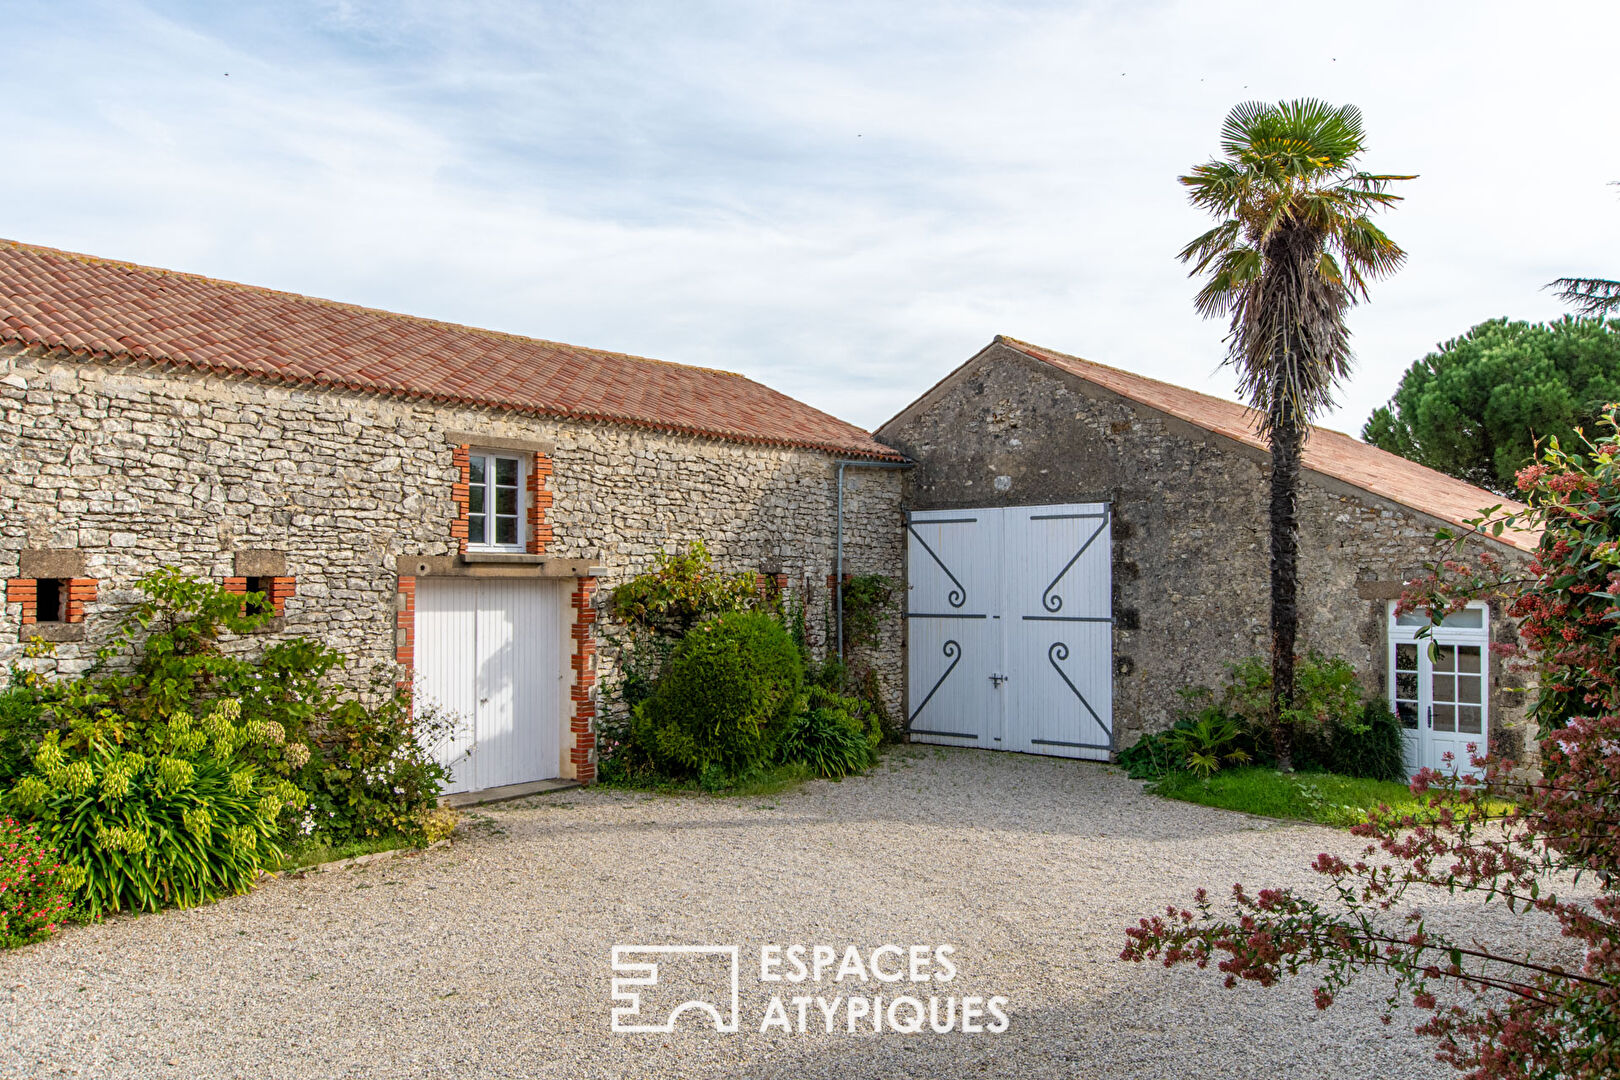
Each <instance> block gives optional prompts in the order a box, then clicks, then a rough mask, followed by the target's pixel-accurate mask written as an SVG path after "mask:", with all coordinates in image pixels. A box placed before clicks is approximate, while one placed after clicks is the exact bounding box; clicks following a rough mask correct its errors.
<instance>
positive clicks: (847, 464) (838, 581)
mask: <svg viewBox="0 0 1620 1080" xmlns="http://www.w3.org/2000/svg"><path fill="white" fill-rule="evenodd" d="M911 466H912V463H911V462H909V461H861V460H858V459H853V458H840V459H838V529H837V535H838V545H837V552H836V554H835V555H834V556H833V590H834V592H833V612H834V615H833V621H834V623H836V624H837V626H838V651H837V652H835V653H833V655H834V656H836V657H837V658H838V660H839V662H842V661H843V659H844V470H845V469H846V468H852V469H909V468H911Z"/></svg>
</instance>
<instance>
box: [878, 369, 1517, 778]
mask: <svg viewBox="0 0 1620 1080" xmlns="http://www.w3.org/2000/svg"><path fill="white" fill-rule="evenodd" d="M1252 419H1253V417H1252V414H1251V413H1249V411H1248V410H1247V409H1245V408H1243V407H1242V406H1240V405H1237V404H1235V403H1233V402H1229V401H1225V400H1221V399H1217V398H1212V397H1208V396H1206V395H1203V394H1198V393H1195V392H1193V391H1190V390H1186V389H1183V388H1181V387H1177V386H1172V385H1169V384H1167V383H1162V382H1157V381H1155V380H1152V379H1147V378H1144V377H1142V376H1139V375H1134V374H1131V373H1129V372H1124V371H1119V370H1116V369H1113V368H1108V367H1104V366H1102V365H1100V364H1094V363H1091V362H1089V361H1086V360H1081V359H1079V358H1077V357H1073V356H1067V355H1064V354H1062V353H1058V352H1054V351H1052V350H1049V349H1043V348H1037V347H1035V346H1032V345H1027V344H1025V343H1023V342H1019V341H1014V340H1012V339H1009V338H997V339H996V340H995V341H994V342H993V343H991V344H990V345H989V346H987V347H986V348H985V349H984V350H983V351H981V352H980V353H978V354H977V355H976V356H974V357H973V358H972V359H971V360H969V361H968V362H967V363H965V364H963V365H962V366H961V367H959V368H957V369H956V370H955V371H954V372H952V373H951V374H950V375H948V376H947V377H945V378H944V379H943V380H941V381H940V382H939V383H938V384H937V385H936V386H934V387H933V388H932V389H930V390H929V391H928V392H927V393H925V394H924V395H923V396H922V397H920V398H919V399H918V400H917V401H915V402H914V403H912V404H911V405H910V406H908V407H907V408H906V409H905V410H904V411H902V412H901V413H900V414H899V415H898V416H896V417H895V418H894V419H892V420H890V421H889V422H888V423H887V424H885V425H883V426H882V427H881V428H879V429H878V432H877V436H878V438H879V440H881V441H882V442H884V443H886V444H888V445H889V446H892V447H894V448H895V449H897V450H899V451H901V452H903V453H904V454H905V455H906V456H908V457H909V458H911V459H912V460H914V461H915V462H916V467H915V468H914V469H913V470H912V471H911V472H910V473H909V474H908V476H907V478H906V494H905V505H906V508H907V511H908V521H909V524H908V529H909V531H910V532H911V545H912V547H911V572H912V596H911V602H910V607H909V613H910V621H909V624H908V625H909V629H910V632H911V657H910V680H911V700H910V712H909V714H908V715H909V716H910V717H911V723H912V727H913V729H914V730H915V731H918V732H931V733H933V734H932V736H924V737H928V738H929V739H930V741H934V742H941V743H949V744H955V745H994V744H996V743H1000V744H1001V745H1002V746H1003V747H1007V746H1009V744H1010V745H1011V748H1023V749H1030V748H1033V749H1036V750H1037V752H1048V753H1052V752H1060V753H1069V754H1071V756H1079V757H1105V756H1107V755H1108V753H1109V752H1111V751H1114V752H1117V751H1118V750H1119V749H1122V748H1124V747H1126V746H1129V745H1130V744H1131V743H1133V742H1135V741H1136V739H1137V738H1138V737H1140V735H1141V734H1142V733H1143V732H1147V731H1153V730H1158V729H1162V728H1164V727H1166V726H1168V725H1169V724H1170V723H1171V722H1172V720H1173V714H1174V710H1175V707H1176V705H1177V701H1178V699H1177V695H1176V690H1177V689H1178V688H1180V687H1184V686H1197V685H1203V686H1213V685H1217V684H1218V683H1219V681H1220V680H1221V678H1222V676H1223V675H1224V673H1225V668H1226V665H1228V664H1229V663H1231V662H1233V661H1236V660H1238V659H1241V658H1243V657H1245V656H1251V655H1266V654H1268V653H1269V607H1268V604H1269V600H1268V597H1269V593H1268V582H1269V576H1268V566H1269V561H1268V558H1269V556H1268V552H1269V543H1268V517H1267V502H1268V484H1267V480H1266V474H1267V467H1268V463H1269V460H1270V459H1269V455H1268V454H1267V452H1266V451H1265V449H1264V445H1263V444H1262V443H1261V442H1260V441H1259V440H1258V439H1257V437H1256V436H1255V434H1254V430H1253V423H1252ZM1303 465H1304V468H1303V475H1302V481H1301V485H1302V490H1301V493H1300V496H1301V498H1300V517H1301V536H1300V550H1301V560H1300V565H1301V588H1300V598H1301V647H1302V648H1306V649H1309V648H1315V649H1319V650H1321V651H1323V652H1326V653H1333V654H1338V655H1341V656H1344V657H1346V658H1347V659H1348V660H1350V661H1351V662H1352V663H1353V664H1354V665H1355V667H1356V669H1357V671H1358V672H1359V673H1360V674H1361V677H1362V678H1363V679H1364V680H1365V682H1366V685H1367V689H1368V691H1369V692H1373V693H1382V694H1388V695H1389V696H1390V699H1391V701H1392V703H1393V704H1394V705H1395V707H1396V709H1397V712H1398V713H1399V714H1400V715H1401V716H1402V718H1403V721H1404V722H1405V724H1406V725H1407V738H1408V755H1409V764H1413V765H1416V764H1419V763H1423V762H1426V761H1428V762H1432V760H1433V758H1435V757H1437V756H1438V754H1440V753H1441V752H1444V751H1445V750H1451V751H1453V752H1454V753H1456V754H1457V755H1458V758H1457V759H1458V760H1465V759H1464V758H1463V757H1462V755H1463V753H1464V752H1465V750H1464V748H1465V746H1466V745H1467V744H1468V743H1470V742H1473V743H1476V744H1478V743H1480V742H1481V741H1482V740H1483V739H1485V738H1487V737H1489V736H1488V735H1487V732H1493V731H1494V732H1495V733H1496V735H1495V738H1496V740H1497V742H1498V744H1500V743H1501V742H1502V740H1504V739H1513V738H1516V737H1517V736H1515V735H1512V734H1510V733H1511V732H1512V731H1513V729H1514V727H1515V725H1516V724H1517V723H1518V721H1519V720H1520V717H1521V715H1522V706H1521V704H1520V701H1521V700H1522V698H1523V695H1515V694H1512V693H1511V692H1510V691H1511V689H1512V688H1513V687H1514V685H1515V683H1514V678H1513V676H1512V675H1511V674H1510V673H1509V672H1508V671H1505V670H1504V668H1503V665H1502V662H1501V660H1500V659H1499V658H1495V657H1492V656H1491V655H1490V651H1489V648H1488V639H1489V638H1495V639H1497V640H1499V641H1508V640H1512V638H1513V628H1512V627H1511V625H1509V624H1508V623H1507V621H1506V620H1505V619H1504V618H1503V617H1502V613H1501V612H1500V611H1495V610H1490V611H1485V610H1480V609H1472V610H1469V611H1464V612H1459V613H1458V614H1457V615H1454V616H1452V617H1451V619H1450V620H1448V621H1449V623H1450V625H1448V626H1447V627H1445V628H1443V629H1442V630H1440V631H1438V632H1437V640H1438V641H1440V642H1441V644H1442V648H1441V649H1440V650H1439V654H1438V656H1431V655H1430V654H1429V650H1427V649H1426V648H1423V647H1420V646H1419V644H1418V642H1417V639H1416V638H1415V631H1416V627H1415V626H1413V625H1410V624H1411V622H1412V621H1413V620H1412V619H1410V618H1405V619H1398V618H1397V617H1396V616H1395V614H1394V611H1393V604H1394V601H1395V599H1396V598H1397V597H1398V596H1399V595H1400V592H1401V588H1402V583H1403V582H1404V581H1406V580H1408V579H1410V578H1411V577H1413V576H1415V575H1417V574H1418V573H1420V572H1421V571H1422V569H1423V566H1424V564H1425V562H1427V561H1429V560H1431V559H1432V558H1433V557H1434V554H1435V549H1434V547H1433V540H1434V535H1435V532H1436V530H1437V529H1440V528H1443V527H1447V526H1457V525H1460V524H1462V523H1463V522H1465V521H1467V520H1468V519H1469V518H1473V517H1477V516H1479V512H1480V511H1481V510H1482V509H1484V508H1488V507H1491V506H1495V505H1498V504H1501V503H1502V502H1503V500H1502V499H1501V498H1500V497H1498V496H1496V495H1494V494H1492V493H1490V492H1487V491H1483V490H1481V489H1478V488H1474V487H1471V486H1470V485H1468V484H1465V483H1463V482H1461V481H1459V480H1456V479H1453V478H1452V477H1449V476H1446V475H1443V474H1441V473H1437V472H1434V471H1432V470H1430V469H1426V468H1424V467H1422V466H1420V465H1417V464H1414V463H1413V462H1410V461H1407V460H1405V459H1403V458H1399V457H1396V456H1394V455H1391V454H1387V453H1385V452H1383V451H1381V450H1378V449H1376V448H1374V447H1372V446H1369V445H1367V444H1365V443H1362V442H1359V441H1357V440H1355V439H1352V438H1350V437H1348V436H1346V435H1342V434H1339V433H1338V432H1333V431H1327V430H1322V429H1315V430H1313V432H1312V434H1311V436H1310V438H1309V440H1308V443H1307V446H1306V449H1305V455H1304V462H1303ZM1043 508H1048V511H1050V509H1051V508H1056V510H1058V511H1061V512H1042V509H1043ZM1093 522H1094V523H1095V524H1093ZM1062 528H1068V529H1069V530H1070V532H1069V533H1068V534H1067V539H1063V538H1062V537H1061V536H1059V533H1058V532H1056V531H1055V530H1060V529H1062ZM997 530H999V531H997ZM1050 536H1059V539H1057V540H1055V541H1052V542H1046V540H1045V539H1043V538H1047V537H1050ZM1088 537H1090V538H1091V539H1087V538H1088ZM1093 540H1095V541H1097V542H1096V543H1093ZM1535 540H1536V537H1535V536H1533V535H1526V534H1508V535H1506V536H1504V537H1502V538H1501V540H1500V541H1493V540H1482V541H1478V542H1479V543H1483V544H1486V545H1488V546H1489V547H1490V548H1492V549H1493V550H1495V551H1496V552H1497V553H1498V554H1500V555H1501V556H1503V557H1504V559H1505V560H1507V561H1509V562H1510V563H1511V562H1513V561H1516V560H1517V561H1523V560H1525V559H1527V557H1528V555H1527V553H1528V552H1529V551H1530V550H1532V549H1533V548H1534V545H1535ZM1105 541H1111V543H1105ZM1087 544H1091V545H1092V546H1091V547H1090V548H1089V549H1088V548H1087V547H1086V546H1085V545H1087ZM1043 545H1044V546H1043ZM1110 547H1111V550H1109V548H1110ZM947 549H948V550H947ZM1077 549H1078V550H1079V552H1080V554H1074V552H1075V551H1076V550H1077ZM930 573H931V574H933V579H932V580H933V581H934V584H932V585H930V584H929V581H928V577H927V576H928V574H930ZM975 574H976V575H978V582H979V584H978V586H977V591H978V592H979V594H980V597H981V599H980V600H978V601H976V600H975V599H974V598H973V596H972V594H973V593H974V592H975V589H976V586H975V580H974V578H973V577H972V575H975ZM1020 589H1022V590H1023V592H1022V594H1020V592H1019V590H1020ZM1087 589H1089V590H1090V595H1091V597H1092V600H1091V601H1090V606H1089V607H1087V606H1085V604H1086V601H1085V599H1084V595H1085V593H1086V590H1087ZM964 593H965V594H968V595H966V596H964V595H963V594H964ZM1071 593H1072V595H1070V594H1071ZM1065 599H1067V600H1068V601H1069V602H1068V604H1067V606H1065V604H1064V600H1065ZM953 605H954V610H953ZM1073 612H1079V614H1072V613H1073ZM971 620H977V621H971ZM998 621H999V625H1000V627H1002V628H1004V629H1001V630H999V631H998V630H996V626H997V623H998ZM986 634H989V635H990V636H989V637H985V636H984V635H986ZM1020 634H1021V635H1022V636H1021V637H1020V636H1019V635H1020ZM928 635H932V637H929V636H928ZM1042 635H1044V636H1042ZM1087 635H1089V636H1087ZM1060 638H1061V640H1060ZM925 639H926V640H925ZM1082 641H1086V642H1089V644H1088V645H1085V646H1084V647H1082V645H1081V642H1082ZM941 642H943V649H941V648H940V647H939V645H940V643H941ZM976 642H977V643H978V645H977V646H976V645H975V643H976ZM953 647H954V649H955V652H954V653H953V652H952V648H953ZM976 647H977V651H978V655H977V656H975V655H974V652H975V648H976ZM1060 653H1061V655H1060ZM1060 680H1061V681H1060ZM992 684H993V687H994V689H993V690H992V689H990V688H989V687H990V686H991V685H992ZM952 688H954V689H952ZM936 690H937V691H938V692H937V693H934V691H936ZM947 691H950V692H947ZM1015 691H1017V692H1021V693H1022V695H1023V696H1022V697H1018V698H1009V704H1008V708H1007V710H1006V715H1005V718H1004V719H1002V720H1000V721H997V720H996V719H995V713H994V700H995V695H996V694H998V693H999V694H1004V695H1005V694H1012V693H1014V692H1015ZM931 693H932V694H933V696H932V697H931V698H930V697H929V696H928V695H929V694H931ZM923 701H927V702H928V704H927V705H926V707H924V708H923V709H921V711H919V702H923ZM1014 701H1016V702H1017V705H1016V707H1014V706H1013V704H1012V702H1014ZM1110 701H1111V703H1112V709H1111V710H1110V709H1109V708H1107V705H1108V703H1109V702H1110ZM963 702H968V703H970V704H969V705H967V706H963V704H962V703H963ZM1082 706H1084V707H1083V708H1082ZM1043 709H1044V710H1047V714H1046V715H1048V717H1049V718H1048V719H1047V720H1045V721H1042V720H1040V719H1039V717H1040V716H1041V715H1043V714H1042V712H1041V711H1042V710H1043ZM965 710H970V711H971V712H972V713H973V715H971V716H967V715H964V711H965ZM1032 713H1033V714H1034V715H1035V716H1036V719H1035V720H1034V721H1032V720H1031V719H1030V716H1031V715H1032ZM1015 714H1016V715H1015ZM985 716H989V717H991V720H990V722H989V724H988V725H986V723H985V721H984V720H983V717H985ZM1042 723H1046V724H1047V728H1048V730H1046V731H1045V734H1046V736H1047V737H1046V738H1044V739H1043V738H1040V737H1038V736H1039V735H1040V734H1041V731H1039V730H1038V729H1039V728H1040V725H1041V724H1042ZM974 724H978V725H979V726H978V727H974V726H973V725H974ZM998 724H999V726H998ZM1018 724H1023V725H1025V726H1026V730H1023V731H1022V732H1020V731H1019V730H1017V725H1018ZM1066 732H1067V733H1066ZM1470 736H1471V738H1470ZM1065 747H1068V748H1070V749H1063V748H1065Z"/></svg>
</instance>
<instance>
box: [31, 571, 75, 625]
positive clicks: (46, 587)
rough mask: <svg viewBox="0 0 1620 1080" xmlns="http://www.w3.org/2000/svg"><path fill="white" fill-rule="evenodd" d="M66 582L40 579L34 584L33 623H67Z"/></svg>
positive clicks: (55, 579) (56, 579)
mask: <svg viewBox="0 0 1620 1080" xmlns="http://www.w3.org/2000/svg"><path fill="white" fill-rule="evenodd" d="M67 598H68V588H67V582H66V581H63V580H62V579H61V578H40V579H39V580H37V581H36V582H34V621H35V622H67Z"/></svg>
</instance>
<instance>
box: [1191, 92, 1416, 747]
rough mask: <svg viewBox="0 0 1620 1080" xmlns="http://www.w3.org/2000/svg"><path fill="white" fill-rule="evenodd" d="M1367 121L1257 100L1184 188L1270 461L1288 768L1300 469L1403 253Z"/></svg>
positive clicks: (1278, 684)
mask: <svg viewBox="0 0 1620 1080" xmlns="http://www.w3.org/2000/svg"><path fill="white" fill-rule="evenodd" d="M1365 142H1366V133H1365V129H1364V127H1363V124H1362V118H1361V112H1360V110H1358V109H1356V108H1355V107H1354V106H1352V105H1346V106H1342V107H1339V108H1334V107H1333V106H1330V105H1328V104H1326V103H1325V102H1322V101H1317V100H1314V99H1309V98H1307V99H1302V100H1298V101H1285V102H1280V103H1278V104H1276V105H1272V104H1268V103H1266V102H1258V101H1250V102H1244V103H1243V104H1241V105H1239V106H1237V107H1236V108H1234V109H1233V110H1232V111H1231V113H1229V114H1228V115H1227V117H1226V122H1225V124H1224V126H1223V127H1222V129H1221V151H1222V153H1221V156H1220V157H1218V158H1216V159H1214V160H1212V161H1209V162H1206V163H1205V164H1203V165H1199V166H1197V167H1196V168H1194V169H1193V170H1192V172H1191V173H1189V174H1188V175H1186V176H1183V177H1181V182H1182V183H1183V184H1184V185H1186V187H1187V188H1188V198H1189V200H1190V201H1191V202H1192V204H1193V205H1194V206H1196V207H1198V208H1199V209H1201V210H1205V211H1208V212H1209V213H1210V214H1211V215H1213V216H1214V217H1215V218H1216V219H1217V224H1216V225H1215V227H1214V228H1212V229H1210V230H1209V231H1208V232H1206V233H1204V234H1203V235H1202V236H1200V237H1198V238H1197V239H1196V240H1194V241H1193V242H1192V243H1190V244H1188V245H1187V246H1186V247H1185V248H1184V249H1183V250H1182V252H1181V259H1182V261H1183V262H1188V263H1191V264H1192V267H1193V269H1192V273H1193V274H1195V275H1199V274H1201V275H1204V277H1205V281H1204V285H1203V287H1202V288H1201V289H1200V290H1199V292H1198V295H1197V298H1196V300H1195V302H1194V303H1195V306H1196V307H1197V309H1198V311H1199V313H1200V314H1202V315H1204V316H1206V317H1209V318H1215V317H1225V318H1229V319H1230V327H1231V329H1230V333H1229V334H1228V336H1227V344H1228V352H1227V363H1229V364H1231V365H1232V366H1233V367H1235V368H1236V369H1237V371H1238V376H1239V383H1240V386H1241V389H1242V391H1243V394H1244V396H1245V397H1246V398H1248V400H1249V402H1250V404H1252V405H1253V406H1254V408H1255V409H1256V411H1257V413H1258V419H1257V424H1258V427H1259V431H1260V434H1261V435H1262V436H1264V437H1265V438H1266V440H1267V442H1268V443H1269V446H1270V450H1271V506H1270V516H1271V638H1272V641H1271V645H1272V667H1273V671H1274V672H1275V678H1274V679H1273V680H1272V685H1273V687H1274V688H1275V689H1274V690H1273V697H1272V714H1273V717H1274V718H1276V721H1277V736H1278V756H1279V763H1280V764H1281V766H1282V767H1283V768H1285V769H1286V768H1288V767H1289V766H1290V761H1289V747H1288V743H1287V736H1286V728H1285V725H1284V724H1283V723H1282V720H1281V718H1282V716H1283V715H1284V714H1285V713H1286V711H1287V710H1288V708H1289V706H1290V702H1291V695H1292V693H1293V687H1294V650H1295V642H1296V639H1297V636H1298V623H1299V613H1298V609H1297V603H1296V599H1295V596H1296V592H1297V585H1298V576H1299V571H1298V533H1299V523H1298V512H1297V492H1298V487H1299V458H1300V451H1301V448H1302V447H1303V445H1304V441H1305V437H1306V434H1307V432H1308V430H1309V426H1310V422H1311V418H1312V417H1313V416H1315V415H1316V414H1317V413H1319V412H1321V410H1323V409H1324V408H1326V407H1327V406H1328V405H1330V404H1331V403H1332V399H1333V390H1334V387H1335V386H1336V385H1337V383H1338V382H1339V380H1341V379H1342V378H1344V376H1345V375H1346V374H1347V373H1348V372H1349V369H1350V359H1351V353H1350V331H1349V328H1348V327H1347V326H1346V325H1345V313H1346V312H1347V311H1348V310H1349V309H1350V307H1351V306H1352V305H1354V304H1355V303H1357V302H1358V301H1360V300H1363V299H1365V298H1366V296H1367V285H1368V283H1369V282H1370V281H1372V280H1373V279H1376V278H1379V277H1382V276H1384V275H1387V274H1390V273H1392V272H1394V271H1395V270H1396V269H1397V268H1398V267H1399V266H1400V265H1401V262H1402V261H1403V260H1404V259H1405V257H1406V256H1405V252H1403V251H1402V250H1401V249H1400V247H1399V246H1397V245H1396V244H1395V242H1394V241H1392V240H1391V239H1390V238H1389V237H1388V236H1386V235H1385V234H1384V232H1383V230H1382V229H1380V228H1379V227H1378V226H1377V225H1376V224H1374V223H1373V220H1372V215H1373V214H1374V213H1375V212H1377V211H1378V210H1381V209H1384V208H1386V207H1388V206H1391V205H1392V204H1394V203H1395V202H1396V201H1398V200H1399V199H1400V196H1398V195H1394V194H1391V193H1390V191H1389V186H1390V184H1391V183H1392V182H1393V181H1396V180H1404V179H1410V177H1405V176H1394V175H1387V174H1377V173H1369V172H1364V171H1363V170H1361V169H1360V168H1359V167H1358V166H1357V164H1356V161H1357V158H1359V157H1360V155H1361V152H1362V150H1363V148H1364V146H1365Z"/></svg>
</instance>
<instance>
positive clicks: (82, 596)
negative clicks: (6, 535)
mask: <svg viewBox="0 0 1620 1080" xmlns="http://www.w3.org/2000/svg"><path fill="white" fill-rule="evenodd" d="M40 580H41V579H38V578H11V579H10V580H8V581H7V582H6V603H8V604H21V605H22V620H21V621H22V624H23V625H24V626H33V625H35V624H37V623H38V622H39V621H40V619H39V607H38V602H39V582H40ZM51 580H55V581H60V582H61V588H62V618H61V619H60V620H53V619H48V620H46V621H47V622H57V621H60V622H64V623H82V622H84V606H85V605H86V604H93V603H95V602H96V579H95V578H54V579H51Z"/></svg>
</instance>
